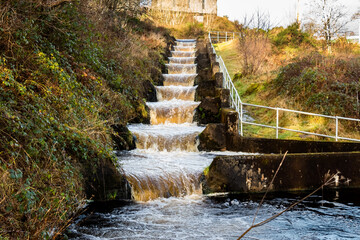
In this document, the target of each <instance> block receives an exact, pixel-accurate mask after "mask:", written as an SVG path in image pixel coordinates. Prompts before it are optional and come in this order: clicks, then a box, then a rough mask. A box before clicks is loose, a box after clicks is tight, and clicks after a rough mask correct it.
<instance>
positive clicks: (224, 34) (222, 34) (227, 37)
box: [209, 31, 240, 42]
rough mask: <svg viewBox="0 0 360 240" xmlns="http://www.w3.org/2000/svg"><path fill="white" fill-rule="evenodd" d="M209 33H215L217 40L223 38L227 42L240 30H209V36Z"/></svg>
mask: <svg viewBox="0 0 360 240" xmlns="http://www.w3.org/2000/svg"><path fill="white" fill-rule="evenodd" d="M211 34H214V35H216V39H217V42H220V40H223V39H225V42H227V41H228V40H233V39H235V37H236V36H238V35H240V32H224V31H210V32H209V35H210V36H211Z"/></svg>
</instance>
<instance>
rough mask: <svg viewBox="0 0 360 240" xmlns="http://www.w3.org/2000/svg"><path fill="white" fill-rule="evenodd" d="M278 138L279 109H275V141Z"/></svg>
mask: <svg viewBox="0 0 360 240" xmlns="http://www.w3.org/2000/svg"><path fill="white" fill-rule="evenodd" d="M278 138H279V108H276V139H278Z"/></svg>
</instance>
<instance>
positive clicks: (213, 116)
mask: <svg viewBox="0 0 360 240" xmlns="http://www.w3.org/2000/svg"><path fill="white" fill-rule="evenodd" d="M220 105H221V103H220V98H210V97H206V98H205V99H203V100H202V101H201V103H200V105H199V107H198V108H197V115H196V116H197V117H196V120H197V121H198V123H200V124H208V123H220Z"/></svg>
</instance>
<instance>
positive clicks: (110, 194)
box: [82, 158, 131, 201]
mask: <svg viewBox="0 0 360 240" xmlns="http://www.w3.org/2000/svg"><path fill="white" fill-rule="evenodd" d="M82 175H83V176H84V179H85V184H84V188H85V193H86V195H87V197H88V199H93V200H97V201H105V200H120V199H131V188H130V185H129V183H128V181H127V180H126V178H125V175H124V174H121V173H120V172H119V170H118V169H117V168H116V166H115V163H114V162H113V161H112V159H110V158H107V159H103V160H101V161H100V162H98V163H97V166H96V169H95V172H94V166H93V165H91V166H90V165H89V166H85V167H84V168H83V171H82Z"/></svg>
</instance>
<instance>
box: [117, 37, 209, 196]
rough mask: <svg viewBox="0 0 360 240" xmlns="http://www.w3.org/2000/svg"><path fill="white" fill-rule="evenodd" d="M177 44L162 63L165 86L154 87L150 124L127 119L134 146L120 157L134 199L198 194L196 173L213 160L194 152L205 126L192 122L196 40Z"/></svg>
mask: <svg viewBox="0 0 360 240" xmlns="http://www.w3.org/2000/svg"><path fill="white" fill-rule="evenodd" d="M178 45H179V46H176V47H175V51H172V54H173V57H171V58H170V61H169V64H166V66H167V69H168V72H169V74H165V75H164V79H165V82H164V83H165V84H164V85H165V86H159V87H156V90H157V98H158V102H151V103H147V106H148V107H149V109H150V121H151V125H143V124H135V125H129V129H130V131H131V132H132V133H133V134H134V135H135V136H136V139H137V143H136V145H137V149H136V150H134V151H131V152H130V153H127V154H125V155H124V156H122V157H121V163H122V168H123V169H124V171H125V174H126V175H127V179H128V181H129V182H130V184H131V186H132V195H133V198H134V199H135V200H137V201H149V200H154V199H157V198H161V197H172V196H175V197H181V196H187V195H191V194H198V195H201V193H202V190H201V186H200V181H199V178H200V176H201V173H202V171H203V170H204V169H205V168H206V166H208V165H209V164H210V163H211V160H212V158H211V157H208V156H206V155H204V154H201V153H199V152H198V149H197V145H198V140H197V136H198V135H199V134H200V133H201V132H202V131H203V130H204V127H200V126H197V124H196V123H193V117H194V113H195V108H196V107H197V106H198V105H199V104H200V102H195V101H194V98H195V91H196V86H193V84H194V79H195V77H196V64H194V61H195V58H194V56H195V44H194V43H191V42H186V43H185V45H186V46H183V45H182V44H181V43H179V44H178ZM183 53H184V54H183ZM177 56H181V57H177ZM187 56H189V57H187Z"/></svg>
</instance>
